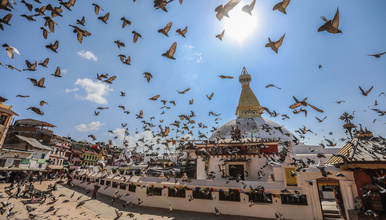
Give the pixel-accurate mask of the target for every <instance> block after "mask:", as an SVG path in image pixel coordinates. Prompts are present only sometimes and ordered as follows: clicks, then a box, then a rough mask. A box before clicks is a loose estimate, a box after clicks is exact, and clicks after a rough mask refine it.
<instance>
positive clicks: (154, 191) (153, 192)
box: [146, 187, 162, 196]
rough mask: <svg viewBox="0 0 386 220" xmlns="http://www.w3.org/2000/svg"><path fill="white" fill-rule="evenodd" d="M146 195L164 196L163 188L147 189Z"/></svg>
mask: <svg viewBox="0 0 386 220" xmlns="http://www.w3.org/2000/svg"><path fill="white" fill-rule="evenodd" d="M146 194H147V195H149V194H151V195H153V196H162V188H158V187H147V190H146Z"/></svg>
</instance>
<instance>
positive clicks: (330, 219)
mask: <svg viewBox="0 0 386 220" xmlns="http://www.w3.org/2000/svg"><path fill="white" fill-rule="evenodd" d="M322 214H323V219H324V220H344V218H342V216H341V215H340V213H339V210H338V208H337V207H336V203H335V200H322Z"/></svg>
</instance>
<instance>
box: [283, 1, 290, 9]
mask: <svg viewBox="0 0 386 220" xmlns="http://www.w3.org/2000/svg"><path fill="white" fill-rule="evenodd" d="M290 1H291V0H284V1H283V4H282V7H283V8H284V10H285V9H286V8H287V6H288V4H289V3H290Z"/></svg>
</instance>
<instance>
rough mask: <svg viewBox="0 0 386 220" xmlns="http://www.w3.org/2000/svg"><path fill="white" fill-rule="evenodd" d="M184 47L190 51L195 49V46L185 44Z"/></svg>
mask: <svg viewBox="0 0 386 220" xmlns="http://www.w3.org/2000/svg"><path fill="white" fill-rule="evenodd" d="M184 47H185V48H188V49H192V48H193V45H186V44H184Z"/></svg>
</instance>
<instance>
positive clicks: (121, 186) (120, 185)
mask: <svg viewBox="0 0 386 220" xmlns="http://www.w3.org/2000/svg"><path fill="white" fill-rule="evenodd" d="M126 186H127V184H126V183H120V184H119V189H123V190H126Z"/></svg>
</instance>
